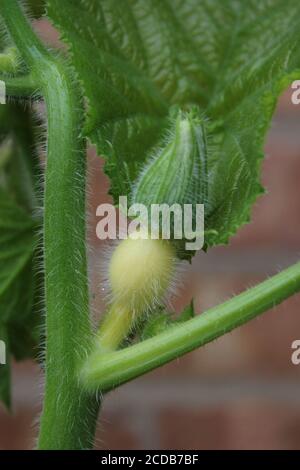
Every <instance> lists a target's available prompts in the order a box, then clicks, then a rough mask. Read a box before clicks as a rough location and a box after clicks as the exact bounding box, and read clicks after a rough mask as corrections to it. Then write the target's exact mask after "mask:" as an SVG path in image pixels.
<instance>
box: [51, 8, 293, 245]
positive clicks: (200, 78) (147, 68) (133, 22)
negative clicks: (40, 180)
mask: <svg viewBox="0 0 300 470" xmlns="http://www.w3.org/2000/svg"><path fill="white" fill-rule="evenodd" d="M48 16H49V17H50V18H51V20H52V21H53V23H54V24H55V25H56V26H57V27H58V29H59V30H60V31H61V34H62V38H63V40H65V41H66V42H67V43H68V44H69V46H70V52H71V58H72V63H73V65H74V67H75V70H76V72H77V75H78V77H79V79H80V80H81V82H82V85H83V89H84V93H85V95H86V97H87V99H88V116H87V125H86V131H87V134H88V136H89V137H90V139H91V141H92V142H93V143H95V144H96V145H97V149H98V153H99V154H100V155H105V156H106V157H107V159H106V167H105V168H106V172H107V174H108V175H109V177H110V179H111V194H112V195H113V196H114V199H115V202H116V203H117V202H118V196H119V195H129V194H130V193H131V191H132V187H133V185H134V184H135V182H136V179H137V176H138V174H139V172H140V171H141V169H143V167H144V165H145V163H146V162H147V160H148V158H149V155H150V154H151V151H152V149H153V148H155V147H156V146H157V145H158V143H159V142H160V141H161V138H162V136H164V133H165V130H166V126H167V119H166V116H167V115H168V112H169V108H170V107H171V106H172V105H174V104H176V105H178V106H179V107H180V108H182V109H185V108H186V107H189V106H190V105H198V106H199V108H200V110H201V111H203V113H204V115H205V116H207V118H208V119H209V121H210V122H211V123H212V124H213V126H212V127H213V129H212V132H211V135H210V136H209V142H210V149H211V150H210V152H209V155H208V162H207V166H208V172H209V180H208V200H209V206H210V207H212V211H211V212H210V213H209V215H208V216H207V217H206V220H205V223H206V226H205V229H206V231H208V233H210V235H207V237H206V244H207V245H208V246H210V245H214V244H219V243H227V242H228V239H229V237H230V236H231V235H233V234H234V233H235V232H236V230H237V229H238V227H239V226H241V225H242V224H244V223H246V222H248V221H249V217H250V209H251V206H252V204H253V203H254V201H255V200H256V198H257V196H258V195H260V194H261V193H262V192H263V190H262V187H261V185H260V161H261V159H262V157H263V145H264V139H265V135H266V132H267V130H268V127H269V125H270V121H271V118H272V115H273V112H274V108H275V105H276V101H277V99H278V96H279V95H280V93H281V92H282V91H283V90H284V89H285V88H286V87H287V86H288V85H289V83H290V82H291V81H292V80H293V79H294V78H295V77H297V73H300V47H299V46H300V3H299V0H284V1H283V0H248V1H247V2H244V1H241V0H202V1H199V0H185V1H182V0H164V1H161V0H123V1H122V2H120V1H119V0H102V1H94V0H78V1H77V2H73V1H71V0H65V1H64V2H63V5H62V3H61V2H60V1H58V0H48ZM198 202H199V203H201V202H204V201H198ZM211 231H215V234H213V232H211ZM216 233H217V234H216Z"/></svg>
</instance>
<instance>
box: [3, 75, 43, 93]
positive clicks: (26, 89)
mask: <svg viewBox="0 0 300 470" xmlns="http://www.w3.org/2000/svg"><path fill="white" fill-rule="evenodd" d="M0 81H2V82H4V83H5V87H6V94H7V95H8V96H10V97H24V98H26V97H28V96H32V97H35V96H37V95H38V93H39V85H38V82H37V81H36V80H35V79H34V77H33V76H32V75H25V76H22V77H6V76H1V75H0Z"/></svg>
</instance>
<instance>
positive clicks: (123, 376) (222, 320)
mask: <svg viewBox="0 0 300 470" xmlns="http://www.w3.org/2000/svg"><path fill="white" fill-rule="evenodd" d="M299 291H300V263H297V264H295V265H293V266H292V267H290V268H288V269H286V270H284V271H282V272H281V273H279V274H277V275H275V276H273V277H271V278H270V279H268V280H266V281H264V282H262V283H261V284H259V285H257V286H256V287H253V288H251V289H249V290H247V291H246V292H243V293H242V294H240V295H238V296H236V297H234V298H232V299H231V300H228V301H227V302H225V303H224V304H222V305H218V306H217V307H215V308H212V309H210V310H208V311H206V312H205V313H202V314H201V315H198V316H196V317H195V318H193V319H191V320H188V321H186V322H184V323H182V324H180V325H176V326H172V327H170V328H169V329H168V330H166V331H165V332H163V333H161V334H159V335H157V336H155V337H153V338H150V339H148V340H145V341H142V342H141V343H138V344H136V345H133V346H130V347H128V348H125V349H122V350H119V351H115V352H111V353H107V354H105V355H101V354H100V353H99V351H98V350H97V349H96V350H95V351H94V353H93V354H92V355H91V356H90V357H89V359H88V360H87V362H86V364H85V366H84V368H83V370H82V372H81V378H82V380H83V382H84V384H85V385H86V387H87V388H89V389H93V390H96V389H100V390H101V391H107V390H110V389H112V388H114V387H117V386H118V385H120V384H122V383H124V382H127V381H129V380H132V379H134V378H135V377H138V376H140V375H142V374H145V373H146V372H149V371H150V370H152V369H155V368H156V367H159V366H161V365H163V364H165V363H167V362H169V361H171V360H172V359H175V358H178V357H180V356H182V355H183V354H185V353H187V352H189V351H192V350H193V349H196V348H198V347H199V346H202V345H204V344H206V343H208V342H210V341H212V340H213V339H215V338H218V337H219V336H222V335H223V334H225V333H227V332H229V331H231V330H233V329H234V328H236V327H238V326H240V325H242V324H243V323H246V322H247V321H249V320H251V319H252V318H254V317H256V316H257V315H259V314H260V313H263V312H265V311H266V310H268V309H269V308H272V307H274V306H275V305H277V304H279V303H280V302H282V301H283V300H284V299H286V298H288V297H289V296H291V295H293V294H295V293H296V292H299Z"/></svg>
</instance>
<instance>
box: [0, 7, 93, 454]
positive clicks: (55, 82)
mask: <svg viewBox="0 0 300 470" xmlns="http://www.w3.org/2000/svg"><path fill="white" fill-rule="evenodd" d="M0 5H1V14H2V15H3V17H4V20H5V23H6V26H7V28H8V30H9V32H10V34H11V36H12V38H13V40H14V41H15V43H16V45H17V47H18V49H19V51H20V52H21V54H22V55H23V58H24V59H25V61H26V62H27V65H28V66H29V67H30V68H31V73H32V74H33V77H34V79H35V80H37V81H38V83H39V84H40V88H41V91H42V93H43V95H44V97H45V101H46V106H47V116H48V151H47V168H46V187H45V218H44V221H45V222H44V259H45V297H46V331H47V346H46V390H45V400H44V407H43V414H42V418H41V430H40V438H39V448H40V449H83V448H90V447H91V446H92V444H93V438H94V431H95V423H96V417H97V411H98V402H97V399H96V397H95V395H93V396H91V395H90V394H89V393H88V392H86V391H84V390H83V389H82V386H80V384H79V382H78V368H79V366H80V364H81V363H82V361H83V360H84V358H86V355H87V354H88V352H89V349H90V345H91V335H92V333H91V328H90V321H89V308H88V287H87V285H88V284H87V272H86V248H85V153H84V151H85V144H84V139H83V138H82V135H81V131H82V121H83V111H82V110H83V104H82V101H81V96H80V92H79V90H78V89H77V85H76V83H75V80H74V77H73V76H72V74H71V73H70V71H69V69H68V68H67V67H66V65H65V64H64V63H62V62H60V61H59V59H57V58H54V57H52V55H51V54H49V52H48V51H47V50H46V49H45V48H44V46H43V45H42V44H41V43H40V41H39V40H38V38H37V37H36V36H35V34H34V33H33V31H32V30H31V28H30V25H29V23H28V22H27V21H26V19H25V17H24V15H23V13H22V11H21V9H20V7H19V5H18V3H17V2H16V1H15V0H0Z"/></svg>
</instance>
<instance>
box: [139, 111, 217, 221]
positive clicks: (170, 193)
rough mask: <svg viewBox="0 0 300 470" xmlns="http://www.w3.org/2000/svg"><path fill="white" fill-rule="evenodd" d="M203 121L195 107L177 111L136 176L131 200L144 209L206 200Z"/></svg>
mask: <svg viewBox="0 0 300 470" xmlns="http://www.w3.org/2000/svg"><path fill="white" fill-rule="evenodd" d="M205 124H206V123H205V119H204V118H203V117H201V116H199V111H198V109H197V108H193V109H192V110H191V111H189V112H183V111H179V112H178V114H177V117H176V119H174V120H173V122H171V131H170V133H169V136H168V137H167V139H166V140H165V142H164V144H163V145H162V147H161V148H160V149H158V150H157V151H156V153H155V155H154V156H153V158H152V159H151V160H150V163H149V164H148V165H147V167H146V168H145V169H144V170H143V171H142V173H141V175H140V177H139V178H138V181H137V184H136V186H135V188H134V191H133V198H132V199H133V202H134V203H141V204H144V205H145V206H147V208H148V209H149V208H150V207H151V205H152V204H168V205H169V206H171V205H172V204H179V205H180V206H181V207H183V205H184V204H192V205H193V208H194V207H195V205H196V204H207V197H208V195H207V185H208V181H207V179H208V177H207V137H206V129H205ZM148 212H149V211H148Z"/></svg>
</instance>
